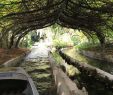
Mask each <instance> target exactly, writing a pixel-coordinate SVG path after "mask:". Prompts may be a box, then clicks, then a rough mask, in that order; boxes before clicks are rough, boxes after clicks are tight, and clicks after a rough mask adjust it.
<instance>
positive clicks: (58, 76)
mask: <svg viewBox="0 0 113 95" xmlns="http://www.w3.org/2000/svg"><path fill="white" fill-rule="evenodd" d="M49 61H50V64H51V68H52V73H53V76H54V79H55V84H56V86H57V95H88V93H87V92H86V90H85V88H83V89H78V87H77V85H76V84H75V83H74V82H73V81H71V80H70V79H69V77H68V76H67V75H66V74H65V73H64V72H63V71H62V70H61V69H60V67H59V66H57V65H56V63H55V60H54V59H53V58H52V56H51V55H50V54H49Z"/></svg>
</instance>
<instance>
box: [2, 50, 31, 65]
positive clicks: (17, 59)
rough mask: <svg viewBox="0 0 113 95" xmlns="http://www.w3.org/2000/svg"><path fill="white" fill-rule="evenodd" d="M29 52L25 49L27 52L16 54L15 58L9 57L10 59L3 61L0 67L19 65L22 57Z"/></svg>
mask: <svg viewBox="0 0 113 95" xmlns="http://www.w3.org/2000/svg"><path fill="white" fill-rule="evenodd" d="M29 52H30V51H27V52H25V53H23V54H22V55H20V56H17V57H16V58H12V59H10V60H8V61H6V62H4V63H3V64H2V65H1V67H15V66H18V65H19V62H21V61H22V60H23V59H24V57H25V56H26V55H28V53H29Z"/></svg>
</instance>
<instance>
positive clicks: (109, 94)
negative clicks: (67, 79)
mask: <svg viewBox="0 0 113 95" xmlns="http://www.w3.org/2000/svg"><path fill="white" fill-rule="evenodd" d="M64 52H65V53H66V54H67V55H69V56H70V57H72V58H74V59H76V60H79V61H82V62H84V63H87V64H90V65H93V66H95V67H97V68H100V69H102V70H104V71H106V72H109V73H111V74H113V63H107V62H104V61H99V60H94V59H91V58H88V57H85V56H83V55H81V54H79V53H78V52H77V51H76V49H74V48H73V49H66V50H64ZM83 76H86V75H80V77H79V78H78V81H79V83H80V84H81V85H82V86H85V87H86V89H87V91H88V94H89V95H113V91H111V90H110V89H109V88H105V87H104V84H100V83H99V82H98V81H96V80H95V79H93V78H91V77H87V76H86V77H83ZM74 81H75V82H76V79H75V80H74Z"/></svg>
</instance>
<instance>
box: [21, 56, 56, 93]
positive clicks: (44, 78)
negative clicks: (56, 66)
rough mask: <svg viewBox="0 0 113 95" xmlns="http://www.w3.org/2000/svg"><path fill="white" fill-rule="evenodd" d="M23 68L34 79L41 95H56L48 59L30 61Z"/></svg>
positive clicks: (24, 63) (23, 64)
mask: <svg viewBox="0 0 113 95" xmlns="http://www.w3.org/2000/svg"><path fill="white" fill-rule="evenodd" d="M21 66H22V67H23V68H24V69H25V71H26V72H27V73H28V74H29V75H30V76H31V77H32V79H33V81H34V83H35V85H36V88H37V90H38V92H39V94H40V95H55V94H56V89H55V86H54V79H53V77H52V74H51V68H50V64H49V61H48V58H37V59H30V60H29V61H25V62H23V63H22V65H21Z"/></svg>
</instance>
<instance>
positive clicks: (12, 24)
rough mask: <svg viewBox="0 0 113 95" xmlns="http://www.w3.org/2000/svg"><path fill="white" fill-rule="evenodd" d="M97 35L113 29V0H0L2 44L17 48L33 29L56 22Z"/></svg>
mask: <svg viewBox="0 0 113 95" xmlns="http://www.w3.org/2000/svg"><path fill="white" fill-rule="evenodd" d="M55 23H57V24H59V25H61V26H63V27H69V28H73V29H79V30H83V32H84V34H86V36H88V37H89V36H90V35H96V36H97V37H98V39H99V41H100V43H101V45H104V44H105V34H106V33H108V32H112V31H113V0H0V40H1V42H0V47H3V46H4V45H3V44H5V45H6V46H7V47H8V48H11V47H18V44H19V42H20V40H21V38H22V37H24V36H25V35H26V34H28V33H29V32H30V31H32V30H36V29H40V28H44V27H48V26H50V25H53V24H55Z"/></svg>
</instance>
